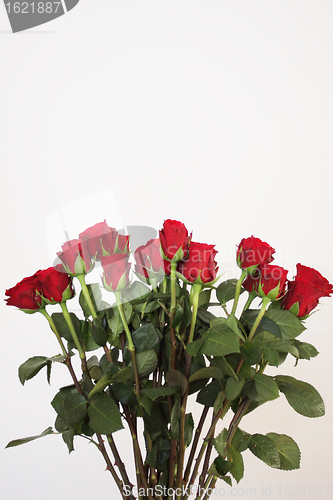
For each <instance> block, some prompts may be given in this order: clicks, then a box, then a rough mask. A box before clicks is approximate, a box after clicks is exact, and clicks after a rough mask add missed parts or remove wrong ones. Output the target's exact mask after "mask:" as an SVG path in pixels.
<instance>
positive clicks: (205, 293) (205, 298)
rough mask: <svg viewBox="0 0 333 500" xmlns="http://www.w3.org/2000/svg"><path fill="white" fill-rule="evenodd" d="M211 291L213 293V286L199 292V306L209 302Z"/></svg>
mask: <svg viewBox="0 0 333 500" xmlns="http://www.w3.org/2000/svg"><path fill="white" fill-rule="evenodd" d="M211 293H212V290H211V288H207V289H206V290H202V291H201V292H200V293H199V302H198V307H201V306H204V305H208V304H209V301H210V296H211Z"/></svg>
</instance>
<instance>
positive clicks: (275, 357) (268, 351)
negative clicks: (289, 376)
mask: <svg viewBox="0 0 333 500" xmlns="http://www.w3.org/2000/svg"><path fill="white" fill-rule="evenodd" d="M263 354H264V356H265V358H266V359H267V361H268V363H269V364H270V365H272V366H279V364H280V356H279V353H278V352H277V351H276V350H275V349H272V348H270V347H266V348H265V349H264V351H263Z"/></svg>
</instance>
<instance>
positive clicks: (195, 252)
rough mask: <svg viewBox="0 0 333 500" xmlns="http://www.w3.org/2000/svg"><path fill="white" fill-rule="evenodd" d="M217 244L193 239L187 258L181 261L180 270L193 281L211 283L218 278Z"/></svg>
mask: <svg viewBox="0 0 333 500" xmlns="http://www.w3.org/2000/svg"><path fill="white" fill-rule="evenodd" d="M216 254H217V251H216V250H215V245H207V244H206V243H196V242H194V241H191V244H190V248H189V255H188V258H187V260H183V261H182V262H180V266H179V272H180V273H181V274H182V275H183V276H184V277H185V278H186V279H187V280H188V281H191V282H195V281H197V280H198V282H199V283H209V282H210V281H213V280H214V279H215V278H216V274H217V271H218V267H216V262H215V255H216Z"/></svg>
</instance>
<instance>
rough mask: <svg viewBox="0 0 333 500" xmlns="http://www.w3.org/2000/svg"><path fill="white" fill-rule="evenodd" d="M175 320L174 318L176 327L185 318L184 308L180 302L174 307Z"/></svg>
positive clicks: (173, 324)
mask: <svg viewBox="0 0 333 500" xmlns="http://www.w3.org/2000/svg"><path fill="white" fill-rule="evenodd" d="M173 314H174V317H173V320H172V326H173V327H174V328H176V327H177V326H178V325H179V324H180V323H181V321H182V318H183V309H182V307H181V305H180V304H176V306H175V308H174V309H173Z"/></svg>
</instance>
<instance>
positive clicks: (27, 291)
mask: <svg viewBox="0 0 333 500" xmlns="http://www.w3.org/2000/svg"><path fill="white" fill-rule="evenodd" d="M36 274H37V273H36ZM36 274H34V275H33V276H29V277H28V278H24V279H23V280H22V281H20V282H19V283H17V284H16V285H15V286H14V287H13V288H10V289H9V290H6V295H7V296H8V297H9V298H8V299H5V300H6V301H7V306H16V307H18V308H19V309H22V310H23V311H25V312H28V313H33V312H36V311H38V310H39V309H40V308H41V307H42V306H43V304H42V302H43V301H42V297H41V296H40V294H41V292H42V290H41V285H40V283H39V281H38V278H37V276H36Z"/></svg>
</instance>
